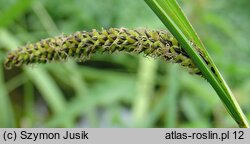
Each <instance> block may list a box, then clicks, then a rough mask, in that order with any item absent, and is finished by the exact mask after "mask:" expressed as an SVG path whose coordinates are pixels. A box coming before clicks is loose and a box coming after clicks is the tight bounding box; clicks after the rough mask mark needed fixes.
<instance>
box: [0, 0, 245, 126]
mask: <svg viewBox="0 0 250 144" xmlns="http://www.w3.org/2000/svg"><path fill="white" fill-rule="evenodd" d="M179 2H180V4H181V5H182V8H183V9H184V11H185V13H186V14H187V16H188V18H189V19H190V21H191V23H192V24H193V26H194V27H195V29H196V31H197V32H198V33H199V35H200V36H201V38H202V40H203V41H204V43H205V45H206V46H207V48H208V51H209V52H210V53H211V56H212V58H213V59H214V61H215V63H216V64H217V65H218V68H219V70H220V71H221V72H222V74H223V75H224V76H225V78H226V80H227V81H228V84H229V85H230V87H231V88H232V90H233V92H234V94H235V96H236V98H237V100H238V101H239V103H240V105H241V106H242V108H243V111H244V112H245V113H246V114H247V116H248V118H249V119H250V106H249V104H250V99H249V97H247V96H248V94H249V93H250V89H249V87H250V77H249V76H250V71H249V69H250V65H249V60H250V57H249V56H250V49H249V46H248V41H249V38H248V36H249V34H250V29H249V24H250V17H249V6H250V2H249V1H248V0H241V1H235V0H220V1H216V0H186V1H184V0H179ZM109 27H127V28H148V29H164V26H163V24H162V23H161V22H160V20H158V18H157V17H156V16H155V15H154V13H153V12H152V11H151V10H150V8H148V6H147V5H146V4H145V3H144V1H142V0H139V1H135V0H126V1H123V0H105V1H103V0H95V1H93V0H72V1H67V0H61V1H51V0H43V1H36V0H0V61H1V63H2V61H3V60H4V58H5V55H6V53H7V51H8V50H10V49H14V48H16V47H18V46H21V45H24V44H26V43H30V42H35V41H38V40H40V39H42V38H46V37H50V36H56V35H60V34H62V33H64V34H70V33H73V32H75V31H81V30H90V29H101V28H109ZM0 115H1V117H0V127H236V126H237V125H236V124H235V123H234V121H233V120H232V118H231V117H230V116H229V114H228V113H227V112H226V110H225V108H224V106H223V105H222V103H221V102H220V100H219V98H218V96H217V95H216V93H215V92H214V90H213V89H212V88H211V86H209V84H208V83H207V82H206V81H205V80H204V79H202V78H200V77H197V76H192V75H189V74H188V73H187V71H186V70H184V69H183V68H180V67H178V66H176V65H173V64H166V63H165V62H164V61H162V60H154V59H152V58H146V57H144V56H131V55H128V54H124V53H116V54H113V55H108V54H99V55H96V56H94V57H93V58H92V59H91V60H89V61H87V62H85V63H77V62H74V61H68V62H55V63H50V64H46V65H42V64H41V65H34V66H27V67H22V68H14V69H12V70H5V69H4V68H3V64H1V70H0Z"/></svg>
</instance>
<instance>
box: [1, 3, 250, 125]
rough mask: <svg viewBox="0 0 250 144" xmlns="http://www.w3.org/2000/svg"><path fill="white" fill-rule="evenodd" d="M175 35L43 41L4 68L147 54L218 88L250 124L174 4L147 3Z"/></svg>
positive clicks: (98, 34)
mask: <svg viewBox="0 0 250 144" xmlns="http://www.w3.org/2000/svg"><path fill="white" fill-rule="evenodd" d="M145 1H146V3H147V4H148V5H149V6H150V8H151V9H152V10H153V11H154V12H155V13H156V15H157V16H158V17H159V18H160V19H161V21H162V22H163V23H164V24H165V25H166V27H167V28H168V29H169V31H170V32H171V33H169V32H168V31H166V30H148V29H135V30H132V29H126V28H110V29H102V30H95V29H94V30H92V31H89V32H87V31H79V32H75V33H73V34H70V35H60V36H57V37H52V38H47V39H43V40H41V41H38V42H36V43H31V44H27V45H25V46H23V47H21V48H19V49H16V50H13V51H11V52H9V54H8V56H7V58H6V60H5V63H4V65H5V67H6V68H7V69H11V68H12V67H13V66H22V65H27V64H35V63H47V62H51V61H64V60H67V59H69V58H71V59H75V60H77V61H84V60H87V59H89V58H90V57H91V56H92V55H93V54H95V53H110V54H111V53H114V52H116V51H120V52H127V53H130V54H140V53H144V55H146V56H151V57H154V58H160V59H163V60H165V61H166V62H173V63H178V64H180V65H181V66H183V67H185V68H187V69H188V70H189V72H190V73H192V74H195V75H199V76H201V77H203V78H205V79H206V80H207V81H208V82H209V83H210V84H211V85H212V86H213V88H214V89H215V91H216V92H217V94H218V96H219V97H220V99H221V100H222V102H223V104H224V105H225V107H226V109H227V110H228V112H229V113H230V115H231V116H232V117H233V118H234V120H235V121H236V122H237V123H238V125H239V127H248V122H247V120H246V118H245V116H244V114H243V112H242V110H241V109H240V107H239V105H238V103H237V101H236V100H235V98H234V96H233V94H232V92H231V91H230V89H229V87H228V86H227V84H226V82H225V81H224V79H223V77H222V76H221V74H220V73H219V71H218V69H217V67H216V66H215V64H214V63H213V61H212V59H211V58H210V56H209V54H208V53H207V51H206V49H205V47H204V45H203V44H202V42H201V40H200V39H199V37H198V35H197V34H196V32H195V31H194V29H193V28H192V26H191V24H190V23H189V22H188V20H187V18H186V17H185V15H184V13H183V12H182V10H181V9H180V7H179V5H178V3H177V2H176V1H175V0H145Z"/></svg>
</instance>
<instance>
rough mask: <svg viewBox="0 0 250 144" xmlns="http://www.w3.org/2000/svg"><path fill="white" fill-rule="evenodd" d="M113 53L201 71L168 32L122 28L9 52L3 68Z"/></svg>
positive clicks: (95, 31) (81, 58) (53, 39)
mask: <svg viewBox="0 0 250 144" xmlns="http://www.w3.org/2000/svg"><path fill="white" fill-rule="evenodd" d="M115 51H124V52H128V53H132V54H139V53H142V52H143V53H144V54H145V55H148V56H152V57H154V58H162V59H164V60H165V61H167V62H169V61H170V62H174V63H179V64H180V65H181V66H184V67H187V68H188V69H189V71H190V72H191V73H195V74H198V75H200V71H199V70H198V69H197V68H196V66H195V65H194V63H193V62H192V60H191V59H190V58H189V56H188V55H187V53H186V52H185V51H184V50H183V49H182V48H181V46H180V45H179V43H178V42H177V40H176V39H175V38H174V37H173V36H172V35H171V34H170V33H169V32H167V31H163V30H129V29H125V28H120V29H117V28H110V29H107V30H105V29H103V30H101V31H97V30H92V31H91V32H86V31H81V32H76V33H73V34H71V35H68V36H67V35H61V36H58V37H54V38H48V39H44V40H41V41H39V42H37V43H34V44H28V45H26V46H23V47H21V48H19V49H17V50H15V51H12V52H10V53H9V54H8V56H7V59H6V61H5V67H6V68H7V69H10V68H12V67H13V66H21V65H24V64H32V63H47V62H50V61H63V60H66V59H68V58H74V59H76V60H77V61H83V60H86V59H87V58H89V57H90V56H91V55H92V54H95V53H96V52H101V53H104V52H108V53H113V52H115Z"/></svg>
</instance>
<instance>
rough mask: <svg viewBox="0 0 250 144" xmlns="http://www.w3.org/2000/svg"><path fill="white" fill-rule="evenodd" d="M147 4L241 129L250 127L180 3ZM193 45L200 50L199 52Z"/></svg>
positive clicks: (160, 1) (152, 0)
mask: <svg viewBox="0 0 250 144" xmlns="http://www.w3.org/2000/svg"><path fill="white" fill-rule="evenodd" d="M145 2H146V3H147V4H148V5H149V7H150V8H151V9H152V10H153V11H154V12H155V13H156V15H157V16H158V17H159V18H160V19H161V21H162V22H163V23H164V24H165V26H166V27H167V28H168V29H169V31H170V32H171V33H172V34H173V35H174V36H175V37H176V39H177V40H178V41H179V43H180V44H181V45H182V47H183V49H184V50H185V51H186V52H187V53H188V55H189V56H190V58H191V59H192V60H193V62H194V63H195V64H196V66H197V67H198V68H199V70H200V71H201V72H202V74H203V76H204V77H205V78H206V79H207V80H208V82H209V83H210V84H211V85H212V86H213V88H214V89H215V91H216V92H217V94H218V95H219V97H220V99H221V100H222V102H223V103H224V105H225V106H226V108H227V110H228V112H229V113H230V114H231V116H232V117H233V118H234V120H235V121H236V122H237V123H238V125H239V126H240V127H249V126H248V122H247V119H246V118H245V116H244V114H243V112H242V110H241V108H240V106H239V105H238V103H237V101H236V100H235V98H234V96H233V94H232V92H231V90H230V89H229V88H228V86H227V84H226V82H225V81H224V80H223V78H222V76H221V75H220V73H219V71H218V69H217V68H216V66H215V64H214V63H213V61H212V59H211V58H210V56H209V55H208V53H207V51H206V49H205V47H204V45H203V44H202V42H201V41H200V39H199V37H198V35H197V34H196V32H195V31H194V29H193V28H192V26H191V24H190V23H189V22H188V20H187V18H186V17H185V15H184V13H183V12H182V11H181V9H180V6H179V5H178V3H177V2H176V1H175V0H145ZM192 43H194V44H195V45H196V46H197V47H198V48H199V52H198V51H197V49H196V48H195V47H194V45H193V44H192ZM200 52H201V54H202V55H203V58H204V59H205V60H206V61H207V62H208V65H207V64H206V62H205V61H204V60H203V58H202V57H201V56H200V54H199V53H200ZM212 70H213V71H212Z"/></svg>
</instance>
